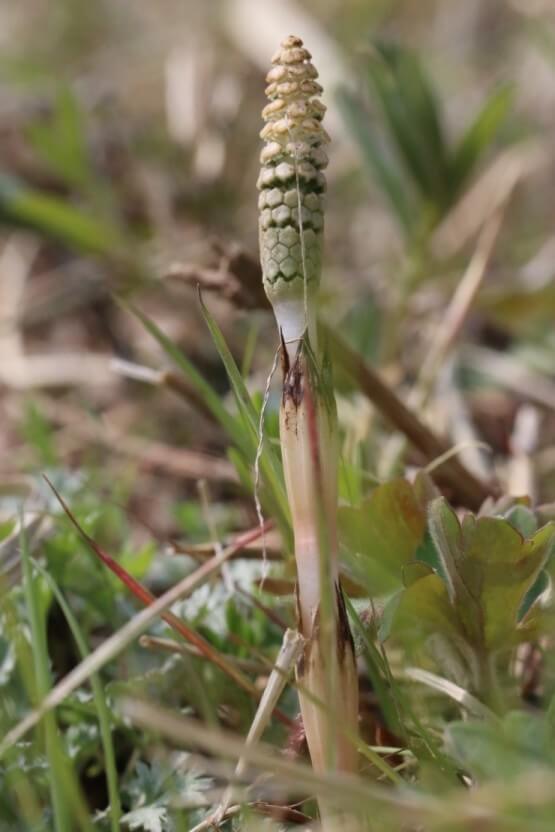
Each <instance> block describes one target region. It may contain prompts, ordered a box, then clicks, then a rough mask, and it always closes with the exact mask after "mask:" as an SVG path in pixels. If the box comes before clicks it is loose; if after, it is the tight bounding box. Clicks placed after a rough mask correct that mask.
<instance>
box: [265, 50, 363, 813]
mask: <svg viewBox="0 0 555 832" xmlns="http://www.w3.org/2000/svg"><path fill="white" fill-rule="evenodd" d="M310 58H311V56H310V53H309V52H308V51H307V50H306V49H305V48H304V47H303V44H302V41H301V40H300V39H299V38H295V37H289V38H287V40H285V41H284V42H283V44H282V46H281V48H280V50H279V51H278V53H277V54H276V55H275V57H274V59H273V64H274V66H273V68H272V69H271V70H270V72H269V74H268V77H267V80H268V83H269V86H268V87H267V90H266V94H267V95H268V98H269V99H270V103H269V104H268V105H267V106H266V107H265V109H264V111H263V118H264V119H265V121H266V125H265V127H264V129H263V130H262V134H261V135H262V138H263V139H264V140H265V142H266V144H265V147H264V148H263V150H262V154H261V163H262V170H261V173H260V178H259V181H258V187H259V189H260V191H261V193H260V198H259V207H260V253H261V262H262V270H263V278H264V287H265V290H266V294H267V296H268V298H269V300H270V302H271V304H272V306H273V309H274V313H275V316H276V320H277V324H278V327H279V331H280V336H281V340H282V366H283V373H284V380H283V397H282V405H281V414H280V437H281V447H282V456H283V465H284V472H285V482H286V487H287V495H288V499H289V504H290V509H291V518H292V523H293V532H294V539H295V558H296V562H297V598H298V618H299V629H300V631H301V633H302V635H303V636H304V638H305V649H304V654H303V656H302V659H301V661H300V663H299V666H298V668H297V678H298V681H299V683H300V704H301V711H302V716H303V722H304V727H305V732H306V738H307V742H308V747H309V750H310V755H311V759H312V764H313V766H314V768H315V769H316V770H317V771H325V770H330V769H337V770H341V771H349V772H355V771H356V770H357V753H356V749H355V747H354V745H353V743H352V740H349V739H348V738H347V737H346V733H351V736H352V735H354V734H356V731H357V721H358V683H357V673H356V664H355V657H354V649H353V642H352V638H351V633H350V630H349V624H348V620H347V615H346V612H345V606H344V602H343V596H342V593H341V588H340V586H339V581H338V565H337V548H338V546H337V528H336V513H337V456H338V447H337V445H338V442H337V425H336V413H335V401H334V397H333V392H332V390H331V386H330V384H329V380H328V376H329V372H328V370H329V368H328V367H327V366H326V365H325V362H323V361H322V358H321V356H320V354H319V351H318V346H317V342H316V324H315V321H316V314H315V299H316V298H315V296H316V292H317V289H318V283H319V278H320V270H321V251H322V230H323V194H324V191H325V187H326V181H325V176H324V174H323V168H324V167H325V166H326V164H327V156H326V153H325V150H324V148H323V145H324V144H325V143H327V142H328V141H329V138H328V136H327V134H326V132H325V130H324V129H323V127H322V118H323V115H324V111H325V108H324V106H323V104H322V103H321V102H320V100H319V98H318V96H319V95H320V93H321V91H322V88H321V87H320V85H319V84H318V83H317V81H316V78H317V72H316V70H315V69H314V67H313V65H312V63H311V61H310ZM320 808H321V812H322V815H323V818H324V820H326V818H329V817H331V814H330V811H329V807H325V806H323V805H322V804H321V807H320ZM330 822H331V821H330ZM330 828H331V826H330Z"/></svg>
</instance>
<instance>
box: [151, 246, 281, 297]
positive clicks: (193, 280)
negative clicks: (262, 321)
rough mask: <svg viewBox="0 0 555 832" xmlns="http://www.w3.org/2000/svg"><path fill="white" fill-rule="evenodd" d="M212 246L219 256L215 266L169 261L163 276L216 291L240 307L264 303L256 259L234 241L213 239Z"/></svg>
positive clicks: (165, 278) (209, 290)
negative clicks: (225, 243)
mask: <svg viewBox="0 0 555 832" xmlns="http://www.w3.org/2000/svg"><path fill="white" fill-rule="evenodd" d="M214 248H215V249H216V252H217V254H218V255H219V256H220V262H219V264H218V267H217V268H206V267H204V266H197V265H195V264H191V263H180V262H178V263H172V264H171V266H170V267H169V268H168V269H167V270H166V272H165V274H164V275H163V279H164V280H175V279H177V280H181V281H183V282H184V283H187V284H188V285H190V286H200V287H201V288H202V289H206V291H208V292H217V293H218V295H219V296H220V297H223V298H225V299H226V300H229V301H230V302H231V303H233V304H234V305H236V306H238V307H239V308H240V309H258V308H260V307H263V308H264V307H267V306H268V301H267V300H266V297H265V295H264V290H263V288H262V280H261V274H260V265H259V263H258V261H257V260H255V258H254V257H252V256H251V255H250V254H249V253H248V252H246V251H245V250H244V249H243V248H242V247H241V246H239V245H238V244H236V243H232V244H230V245H228V246H225V247H224V246H222V245H221V244H220V243H214Z"/></svg>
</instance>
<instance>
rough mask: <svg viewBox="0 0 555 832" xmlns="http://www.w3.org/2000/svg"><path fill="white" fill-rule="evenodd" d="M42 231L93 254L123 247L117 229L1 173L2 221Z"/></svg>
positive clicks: (105, 253)
mask: <svg viewBox="0 0 555 832" xmlns="http://www.w3.org/2000/svg"><path fill="white" fill-rule="evenodd" d="M2 223H5V224H9V225H15V226H19V227H23V228H28V229H32V230H33V231H39V232H41V233H42V234H45V235H46V236H48V237H53V238H55V239H57V240H61V241H62V242H64V243H66V244H67V245H70V246H72V247H74V248H77V249H79V250H81V251H87V252H91V253H93V254H102V255H116V254H118V252H119V253H121V251H122V250H123V243H122V240H121V238H120V236H119V235H118V234H117V232H116V231H115V230H114V229H113V228H112V227H111V226H109V225H106V224H105V223H103V222H101V221H100V220H98V219H96V218H94V217H91V216H89V215H88V214H85V213H83V211H80V210H79V209H78V208H76V207H75V206H74V205H71V204H70V203H69V202H64V201H63V200H62V199H59V198H58V197H54V196H51V195H50V194H45V193H41V192H40V191H37V190H33V189H31V188H28V187H27V186H26V185H24V184H23V183H21V182H19V181H18V180H16V179H13V178H12V177H9V176H6V175H5V174H2V173H0V224H2Z"/></svg>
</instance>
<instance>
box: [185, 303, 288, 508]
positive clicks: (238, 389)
mask: <svg viewBox="0 0 555 832" xmlns="http://www.w3.org/2000/svg"><path fill="white" fill-rule="evenodd" d="M200 306H201V311H202V314H203V316H204V320H205V321H206V325H207V326H208V329H209V330H210V334H211V335H212V338H213V340H214V344H215V345H216V349H217V350H218V353H219V355H220V358H221V359H222V362H223V365H224V367H225V370H226V372H227V375H228V378H229V383H230V384H231V389H232V390H233V394H234V396H235V400H236V402H237V407H238V408H239V411H240V413H241V415H242V416H243V424H244V425H245V428H246V431H247V433H248V436H249V441H250V444H251V447H250V453H251V457H252V459H253V461H254V456H255V454H256V448H257V446H258V441H259V437H258V423H259V414H258V413H257V411H256V408H255V406H254V404H253V403H252V399H251V397H250V394H249V391H248V390H247V387H246V385H245V382H244V380H243V377H242V375H241V372H240V370H239V368H238V366H237V364H236V363H235V359H234V358H233V356H232V354H231V352H230V350H229V347H228V346H227V344H226V342H225V338H224V336H223V333H222V331H221V329H220V328H219V326H218V324H217V323H216V321H215V320H214V318H213V317H212V315H211V314H210V312H209V311H208V308H207V307H206V306H205V304H204V302H203V300H202V298H200ZM260 467H261V471H262V474H263V476H264V479H265V481H266V483H267V484H268V486H269V487H270V489H271V492H272V496H273V498H274V500H275V503H276V508H277V509H278V510H279V512H280V516H281V519H282V520H284V519H285V518H287V517H288V516H289V506H288V502H287V496H286V494H285V486H284V483H283V474H282V470H281V465H280V463H279V460H278V458H277V455H276V453H275V451H274V449H273V448H271V447H266V449H265V450H264V452H263V454H262V458H261V461H260Z"/></svg>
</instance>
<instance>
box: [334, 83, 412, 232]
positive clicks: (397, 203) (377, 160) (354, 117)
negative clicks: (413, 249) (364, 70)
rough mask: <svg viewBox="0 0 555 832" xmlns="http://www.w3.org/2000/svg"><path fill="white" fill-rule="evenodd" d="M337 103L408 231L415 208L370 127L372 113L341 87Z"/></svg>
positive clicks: (366, 160) (375, 176)
mask: <svg viewBox="0 0 555 832" xmlns="http://www.w3.org/2000/svg"><path fill="white" fill-rule="evenodd" d="M336 99H337V103H338V106H339V109H340V110H341V113H342V115H343V118H344V120H345V122H346V124H347V126H348V128H349V129H350V131H351V133H352V135H353V137H354V138H355V140H356V142H357V144H358V146H359V148H360V150H361V153H362V158H363V161H364V163H365V165H366V167H367V168H368V170H369V171H370V173H371V175H372V176H373V178H374V180H375V181H376V183H377V184H378V186H379V187H380V189H381V190H382V192H383V194H384V195H385V196H386V198H387V199H388V200H389V202H390V204H391V207H392V208H393V210H394V211H395V214H396V216H397V219H398V221H399V223H400V224H401V226H402V227H403V228H404V229H405V230H406V231H407V232H408V231H410V229H411V227H412V225H413V223H414V211H413V210H412V209H411V207H410V203H409V196H408V192H407V188H406V186H404V185H403V181H402V179H401V177H400V176H399V174H398V172H397V171H396V170H395V168H394V167H393V165H392V164H391V163H390V162H388V161H387V160H386V159H385V158H384V155H383V153H382V152H381V150H380V149H379V147H378V143H377V142H376V141H375V139H374V137H373V135H372V130H371V127H370V117H369V115H368V114H367V113H365V112H364V110H363V108H362V106H361V104H360V102H359V101H358V99H357V97H356V96H355V95H353V94H352V93H351V92H350V91H349V90H347V89H345V88H341V89H339V90H338V92H337V96H336Z"/></svg>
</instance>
